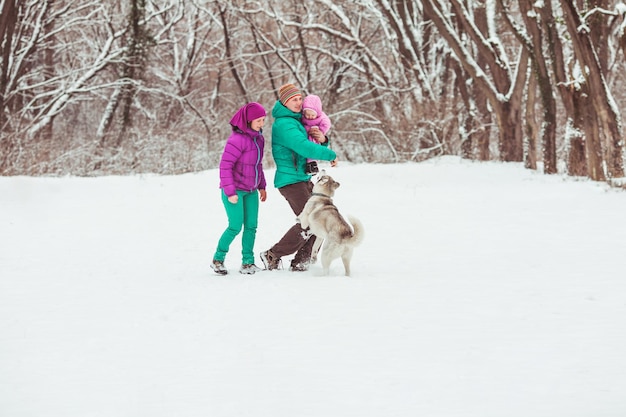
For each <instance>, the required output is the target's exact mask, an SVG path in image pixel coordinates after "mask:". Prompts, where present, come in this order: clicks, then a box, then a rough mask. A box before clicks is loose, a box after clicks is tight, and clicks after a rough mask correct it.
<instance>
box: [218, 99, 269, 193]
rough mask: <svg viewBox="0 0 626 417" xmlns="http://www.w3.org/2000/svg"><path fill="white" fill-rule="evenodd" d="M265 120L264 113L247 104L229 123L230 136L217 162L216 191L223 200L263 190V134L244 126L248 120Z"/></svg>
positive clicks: (254, 105) (259, 108)
mask: <svg viewBox="0 0 626 417" xmlns="http://www.w3.org/2000/svg"><path fill="white" fill-rule="evenodd" d="M261 116H265V109H263V106H261V105H260V104H258V103H248V104H246V105H245V106H243V107H242V108H240V109H239V110H238V111H237V112H236V113H235V115H234V116H233V118H232V119H231V121H230V124H231V126H232V128H233V131H232V133H231V134H230V136H229V137H228V140H227V141H226V145H225V146H224V152H223V153H222V159H221V160H220V188H222V189H224V193H225V194H226V195H227V196H229V197H230V196H233V195H235V194H237V190H241V191H248V192H249V191H253V190H257V189H258V190H264V189H265V186H266V183H265V174H264V173H263V150H264V148H265V138H264V137H263V132H262V131H260V132H257V131H255V130H253V129H251V128H250V126H248V122H249V121H248V118H250V119H254V118H257V117H261Z"/></svg>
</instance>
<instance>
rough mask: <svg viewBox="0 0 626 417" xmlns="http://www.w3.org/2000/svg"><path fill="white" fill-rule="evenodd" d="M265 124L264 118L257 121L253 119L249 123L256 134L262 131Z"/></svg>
mask: <svg viewBox="0 0 626 417" xmlns="http://www.w3.org/2000/svg"><path fill="white" fill-rule="evenodd" d="M264 124H265V116H263V117H259V118H258V119H254V120H253V121H251V122H250V128H251V129H252V130H254V131H256V132H259V131H260V130H261V129H263V125H264Z"/></svg>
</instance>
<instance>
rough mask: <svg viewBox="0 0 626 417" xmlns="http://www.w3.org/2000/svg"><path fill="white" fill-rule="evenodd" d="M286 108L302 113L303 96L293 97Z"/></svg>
mask: <svg viewBox="0 0 626 417" xmlns="http://www.w3.org/2000/svg"><path fill="white" fill-rule="evenodd" d="M285 107H287V108H288V109H289V110H291V111H292V112H294V113H300V111H301V110H302V96H301V95H300V94H298V95H295V96H293V97H292V98H290V99H289V101H287V104H285Z"/></svg>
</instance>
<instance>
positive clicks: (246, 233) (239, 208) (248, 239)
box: [213, 190, 259, 265]
mask: <svg viewBox="0 0 626 417" xmlns="http://www.w3.org/2000/svg"><path fill="white" fill-rule="evenodd" d="M237 195H238V196H239V201H237V204H233V203H231V202H230V201H228V197H227V196H226V194H224V190H222V203H224V208H225V209H226V216H228V227H227V228H226V230H224V233H222V237H220V240H219V242H218V243H217V250H216V251H215V256H213V259H215V260H217V261H224V259H225V258H226V254H227V253H228V249H229V248H230V244H231V243H233V240H235V238H236V237H237V235H238V234H239V232H241V228H242V227H243V235H242V237H241V264H242V265H245V264H253V263H254V240H255V239H256V228H257V225H258V221H259V192H258V191H257V190H254V191H251V192H246V191H239V190H237Z"/></svg>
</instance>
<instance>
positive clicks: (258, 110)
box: [246, 102, 266, 123]
mask: <svg viewBox="0 0 626 417" xmlns="http://www.w3.org/2000/svg"><path fill="white" fill-rule="evenodd" d="M265 116H266V113H265V109H264V108H263V106H261V105H260V104H259V103H254V102H252V103H248V104H247V105H246V122H248V123H250V122H251V121H253V120H255V119H258V118H259V117H265Z"/></svg>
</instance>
